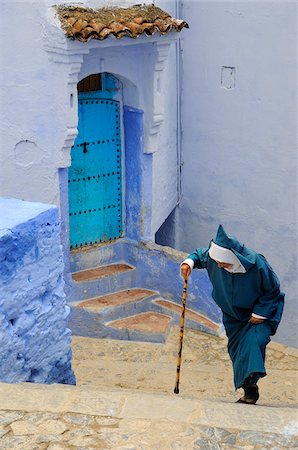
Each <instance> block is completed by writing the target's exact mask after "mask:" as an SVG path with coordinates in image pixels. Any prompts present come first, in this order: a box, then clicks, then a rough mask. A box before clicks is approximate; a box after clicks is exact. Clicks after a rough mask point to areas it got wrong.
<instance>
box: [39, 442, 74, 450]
mask: <svg viewBox="0 0 298 450" xmlns="http://www.w3.org/2000/svg"><path fill="white" fill-rule="evenodd" d="M70 448H71V447H70V446H69V445H67V444H60V443H57V442H53V443H52V444H50V445H49V446H48V447H47V450H68V449H70ZM77 450H78V449H77Z"/></svg>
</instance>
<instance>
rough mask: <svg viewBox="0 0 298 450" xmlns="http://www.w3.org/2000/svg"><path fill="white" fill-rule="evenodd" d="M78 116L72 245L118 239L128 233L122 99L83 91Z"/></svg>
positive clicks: (70, 172) (70, 184) (71, 170)
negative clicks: (125, 229) (124, 209)
mask: <svg viewBox="0 0 298 450" xmlns="http://www.w3.org/2000/svg"><path fill="white" fill-rule="evenodd" d="M78 114H79V124H78V136H77V138H76V141H75V143H74V146H73V148H72V150H71V167H70V168H69V170H68V192H69V221H70V246H71V248H78V247H83V246H85V245H93V244H98V243H100V242H107V241H110V240H113V239H117V238H119V237H120V236H121V235H122V231H123V224H122V181H121V137H120V105H119V102H118V101H116V100H111V99H103V98H100V93H99V92H96V91H93V92H84V93H81V94H79V105H78Z"/></svg>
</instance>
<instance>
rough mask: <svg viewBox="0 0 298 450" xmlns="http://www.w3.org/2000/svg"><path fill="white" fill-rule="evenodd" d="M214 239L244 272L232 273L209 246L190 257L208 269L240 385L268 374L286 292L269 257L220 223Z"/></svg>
mask: <svg viewBox="0 0 298 450" xmlns="http://www.w3.org/2000/svg"><path fill="white" fill-rule="evenodd" d="M213 242H214V243H215V244H217V245H219V246H221V247H224V248H226V249H229V250H231V251H232V252H233V253H234V254H235V255H236V256H237V258H238V259H239V261H240V262H241V264H242V266H243V267H244V268H245V270H246V272H245V273H230V272H228V271H227V270H225V269H223V268H219V267H218V265H217V263H216V262H215V261H214V260H213V259H211V258H210V256H209V253H208V251H209V248H198V249H197V250H195V251H194V252H193V253H191V254H190V255H189V256H188V258H190V259H192V260H193V262H194V267H195V268H197V269H207V272H208V275H209V278H210V281H211V283H212V286H213V291H212V297H213V299H214V300H215V302H216V303H217V305H218V306H219V307H220V308H221V310H222V312H223V324H224V327H225V330H226V334H227V337H228V352H229V355H230V358H231V360H232V363H233V369H234V383H235V388H236V389H238V388H240V387H242V386H243V385H244V382H245V380H246V379H248V378H249V377H250V376H252V378H251V380H253V382H257V380H258V379H259V378H260V377H264V376H265V375H266V370H265V364H264V363H265V349H266V345H267V344H268V343H269V342H270V335H274V334H275V332H276V330H277V327H278V324H279V322H280V320H281V316H282V311H283V305H284V293H282V292H281V291H280V284H279V281H278V278H277V276H276V274H275V273H274V271H273V270H272V268H271V267H270V265H269V263H268V262H267V260H266V258H265V257H264V256H263V255H261V254H258V253H256V252H255V251H253V250H250V249H249V248H247V247H245V246H244V245H242V244H240V242H239V241H238V240H237V239H235V238H234V237H232V236H229V235H227V234H226V232H225V230H224V228H223V227H222V226H221V225H220V226H219V228H218V231H217V235H216V237H215V239H214V240H213ZM252 313H255V314H258V315H259V316H263V317H266V320H264V322H262V323H260V324H252V323H250V322H249V319H250V317H251V314H252Z"/></svg>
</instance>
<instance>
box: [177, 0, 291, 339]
mask: <svg viewBox="0 0 298 450" xmlns="http://www.w3.org/2000/svg"><path fill="white" fill-rule="evenodd" d="M182 15H183V18H184V19H185V20H187V21H188V23H189V25H190V30H188V32H187V33H185V34H184V35H183V91H182V118H183V119H182V128H183V138H182V139H183V140H182V150H183V163H184V165H183V181H182V191H183V197H182V202H181V206H180V208H179V209H178V210H177V214H176V215H175V221H176V226H177V227H178V229H179V239H178V242H177V247H178V248H180V249H181V250H183V251H187V252H189V251H191V250H193V249H194V248H195V247H198V246H208V244H209V241H210V239H211V238H212V237H213V236H214V233H215V231H216V229H217V226H218V224H219V223H222V224H223V225H224V227H225V228H226V230H227V231H228V232H230V233H231V234H234V235H236V236H237V237H238V238H239V239H240V240H241V241H242V242H244V243H245V244H246V245H247V246H248V247H251V248H253V249H254V250H256V251H258V252H260V253H262V254H264V255H265V256H266V258H267V259H268V261H269V262H270V264H271V265H272V266H273V268H274V270H275V271H276V273H277V274H278V276H279V278H280V280H281V286H282V289H283V290H284V291H285V292H286V304H285V313H284V318H283V321H282V323H281V325H280V328H279V331H278V333H277V336H276V339H277V340H279V341H281V342H285V343H287V344H288V345H297V323H296V318H297V4H296V3H295V2H213V1H211V2H205V1H198V2H193V1H188V0H186V1H184V2H183V13H182ZM224 67H226V68H224ZM229 68H233V69H229Z"/></svg>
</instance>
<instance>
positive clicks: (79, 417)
mask: <svg viewBox="0 0 298 450" xmlns="http://www.w3.org/2000/svg"><path fill="white" fill-rule="evenodd" d="M62 417H63V420H64V421H65V422H68V423H72V424H75V425H84V426H86V425H90V424H92V423H94V422H95V418H94V417H92V416H84V415H83V414H71V413H67V414H63V416H62Z"/></svg>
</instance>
